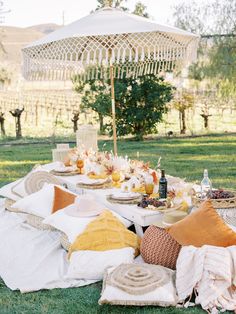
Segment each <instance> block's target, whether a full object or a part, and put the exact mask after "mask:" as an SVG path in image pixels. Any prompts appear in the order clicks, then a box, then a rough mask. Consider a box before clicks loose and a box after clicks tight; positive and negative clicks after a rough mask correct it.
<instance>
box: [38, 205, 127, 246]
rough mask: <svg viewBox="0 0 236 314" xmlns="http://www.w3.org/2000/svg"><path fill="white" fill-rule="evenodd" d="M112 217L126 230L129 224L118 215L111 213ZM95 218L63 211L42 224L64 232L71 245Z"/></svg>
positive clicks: (49, 217)
mask: <svg viewBox="0 0 236 314" xmlns="http://www.w3.org/2000/svg"><path fill="white" fill-rule="evenodd" d="M111 212H112V213H113V215H114V216H116V217H117V218H118V219H119V220H120V221H121V222H122V223H123V224H124V225H125V226H126V228H128V227H129V226H130V225H131V222H130V221H129V220H127V219H125V218H123V217H121V216H120V215H119V214H117V213H115V212H113V211H111ZM96 217H97V216H95V217H73V216H69V215H67V214H66V213H65V211H64V210H63V209H61V210H59V211H57V212H55V213H54V214H52V215H50V216H48V217H47V218H46V219H44V221H43V223H44V224H48V225H50V226H52V227H54V228H56V229H58V230H60V231H62V232H64V233H65V234H66V235H67V237H68V239H69V242H70V243H73V242H74V241H75V239H76V238H77V236H78V235H80V234H81V233H83V232H84V230H85V229H86V227H87V225H88V224H89V223H90V222H91V221H93V220H94V219H96Z"/></svg>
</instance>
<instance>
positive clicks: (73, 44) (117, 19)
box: [23, 7, 199, 155]
mask: <svg viewBox="0 0 236 314" xmlns="http://www.w3.org/2000/svg"><path fill="white" fill-rule="evenodd" d="M198 39H199V38H198V36H197V35H195V34H192V33H189V32H186V31H183V30H181V29H178V28H175V27H169V26H165V25H160V24H158V23H157V22H155V21H153V20H150V19H147V18H143V17H139V16H137V15H134V14H128V13H126V12H124V11H123V10H120V9H114V8H111V7H105V8H104V9H101V10H99V11H96V12H94V13H92V14H90V15H88V16H86V17H84V18H81V19H80V20H78V21H76V22H74V23H72V24H70V25H68V26H65V27H63V28H60V29H59V30H57V31H55V32H53V33H51V34H49V35H47V36H45V37H44V38H42V39H40V40H37V41H35V42H33V43H32V44H30V45H28V46H26V47H25V48H24V49H23V76H24V77H25V78H26V79H28V80H68V79H71V78H72V77H73V76H75V75H79V76H80V77H81V79H83V80H88V79H96V78H104V79H108V78H110V79H111V96H112V121H113V139H114V154H115V155H116V154H117V139H116V120H115V92H114V78H118V79H119V78H122V77H123V76H124V75H125V76H126V77H133V78H137V77H138V76H141V75H145V74H155V75H157V74H160V73H163V72H166V71H174V70H176V69H178V70H179V69H180V68H181V67H183V66H186V65H188V64H189V63H191V62H192V61H193V60H194V59H195V58H196V50H197V44H198Z"/></svg>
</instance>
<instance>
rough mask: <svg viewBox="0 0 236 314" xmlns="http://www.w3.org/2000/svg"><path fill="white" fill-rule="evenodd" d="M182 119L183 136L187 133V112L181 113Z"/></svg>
mask: <svg viewBox="0 0 236 314" xmlns="http://www.w3.org/2000/svg"><path fill="white" fill-rule="evenodd" d="M181 119H182V129H181V131H180V133H181V134H185V133H186V120H185V110H183V111H182V112H181Z"/></svg>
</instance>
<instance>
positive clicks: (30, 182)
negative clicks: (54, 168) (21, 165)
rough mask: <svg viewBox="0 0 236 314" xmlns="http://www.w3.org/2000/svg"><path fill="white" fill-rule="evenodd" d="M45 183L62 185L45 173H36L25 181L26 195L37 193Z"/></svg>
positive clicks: (52, 176)
mask: <svg viewBox="0 0 236 314" xmlns="http://www.w3.org/2000/svg"><path fill="white" fill-rule="evenodd" d="M45 183H52V184H57V185H61V184H62V182H61V181H60V180H59V179H57V178H56V177H55V176H54V175H52V174H50V173H48V172H47V171H37V172H34V173H32V174H31V175H29V176H28V177H27V178H26V179H25V190H26V192H27V194H32V193H35V192H38V191H39V190H41V189H42V187H43V186H44V184H45Z"/></svg>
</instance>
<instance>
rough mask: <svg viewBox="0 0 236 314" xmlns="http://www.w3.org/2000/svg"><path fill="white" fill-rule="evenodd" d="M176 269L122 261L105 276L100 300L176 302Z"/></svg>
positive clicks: (101, 302)
mask: <svg viewBox="0 0 236 314" xmlns="http://www.w3.org/2000/svg"><path fill="white" fill-rule="evenodd" d="M174 274H175V272H174V271H172V270H170V269H168V268H165V267H162V266H159V265H149V264H135V263H133V264H121V265H119V266H118V267H111V268H109V269H108V270H107V271H106V273H105V276H104V280H103V289H102V294H101V298H100V300H99V304H112V305H136V306H145V305H158V306H163V307H166V306H176V305H177V303H178V298H177V294H176V288H175V284H174Z"/></svg>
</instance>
